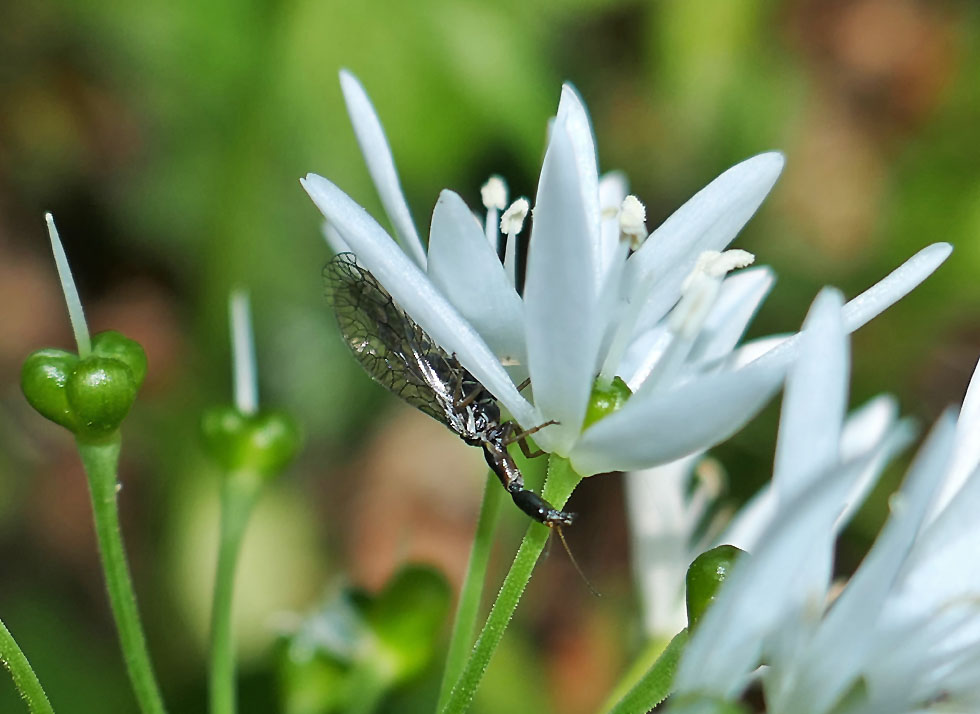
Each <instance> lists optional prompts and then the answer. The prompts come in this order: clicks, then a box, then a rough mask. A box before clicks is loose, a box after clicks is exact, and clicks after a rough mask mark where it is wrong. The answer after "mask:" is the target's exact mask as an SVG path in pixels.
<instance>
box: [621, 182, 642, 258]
mask: <svg viewBox="0 0 980 714" xmlns="http://www.w3.org/2000/svg"><path fill="white" fill-rule="evenodd" d="M646 220H647V209H646V208H645V207H644V206H643V204H642V203H640V199H638V198H637V197H636V196H633V195H629V196H627V197H626V198H624V199H623V204H622V206H620V208H619V236H620V239H621V240H624V241H628V242H629V244H630V248H631V249H632V250H636V249H637V248H639V247H640V244H641V243H643V241H645V240H646V239H647V227H646Z"/></svg>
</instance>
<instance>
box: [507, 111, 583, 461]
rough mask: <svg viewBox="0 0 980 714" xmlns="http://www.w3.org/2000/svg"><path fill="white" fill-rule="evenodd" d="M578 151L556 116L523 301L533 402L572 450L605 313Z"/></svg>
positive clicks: (554, 440)
mask: <svg viewBox="0 0 980 714" xmlns="http://www.w3.org/2000/svg"><path fill="white" fill-rule="evenodd" d="M581 196H582V190H581V182H580V177H579V170H578V166H577V157H576V156H575V151H574V147H573V144H572V141H571V139H570V137H569V134H568V131H567V130H566V128H565V125H564V123H562V122H560V121H556V122H555V123H554V125H553V127H552V132H551V140H550V143H549V145H548V151H547V153H546V154H545V158H544V165H543V166H542V169H541V179H540V182H539V184H538V194H537V199H536V205H535V207H534V224H533V226H532V228H531V242H530V245H529V246H528V255H527V278H526V282H525V286H524V306H525V315H526V320H527V353H528V370H529V373H530V375H531V383H532V384H533V385H534V403H535V406H536V407H537V408H538V409H539V410H540V412H541V413H542V415H543V416H544V418H545V419H556V420H557V421H559V422H560V424H559V425H557V426H554V427H552V428H550V429H548V432H549V433H548V439H549V440H550V441H549V444H550V446H552V447H553V448H554V449H557V450H558V453H560V454H562V453H567V449H568V448H569V447H570V446H571V444H573V443H574V441H575V439H576V437H577V436H578V433H579V431H580V429H581V425H582V419H583V417H584V415H585V408H586V405H587V403H588V400H589V394H590V393H591V390H592V381H593V377H594V376H595V362H596V353H597V351H598V342H599V339H600V337H601V335H600V334H599V333H600V323H599V319H600V315H599V309H598V300H597V295H596V289H595V272H594V268H595V266H594V264H593V262H592V257H593V253H592V251H593V244H592V236H591V234H590V232H589V230H588V224H587V218H586V215H585V213H584V212H583V205H582V198H581Z"/></svg>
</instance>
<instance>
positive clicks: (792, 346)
mask: <svg viewBox="0 0 980 714" xmlns="http://www.w3.org/2000/svg"><path fill="white" fill-rule="evenodd" d="M952 250H953V248H952V246H950V245H949V243H933V244H932V245H930V246H927V247H925V248H923V249H922V250H920V251H919V252H918V253H916V254H915V255H913V256H912V257H911V258H909V259H908V260H907V261H905V262H904V263H902V265H900V266H899V267H898V268H896V269H895V270H893V271H892V272H891V273H889V274H888V275H886V276H885V277H884V278H882V279H881V280H879V281H878V282H877V283H875V284H874V285H872V286H871V287H870V288H868V289H867V290H865V291H864V292H863V293H861V294H860V295H858V296H857V297H855V298H853V299H851V300H849V301H848V302H847V304H846V305H844V308H843V311H842V315H843V318H844V328H845V329H846V330H847V331H848V332H849V333H850V332H854V331H855V330H857V329H859V328H861V327H863V326H864V325H866V324H867V323H868V322H870V321H871V320H873V319H874V318H875V317H877V316H878V315H880V314H881V313H883V312H884V311H885V310H887V309H888V308H889V307H891V306H892V305H894V304H895V303H896V302H898V301H899V300H901V299H902V298H903V297H905V296H906V295H908V294H909V293H910V292H912V290H914V289H915V288H916V287H918V285H919V284H920V283H922V281H923V280H925V279H926V278H928V277H929V276H930V275H931V274H932V272H933V271H934V270H935V269H936V268H938V267H939V266H940V265H941V264H942V262H943V261H944V260H946V258H948V257H949V254H950V252H951V251H952ZM761 341H762V342H763V344H762V345H760V344H758V343H759V342H760V340H752V341H749V342H746V343H745V344H744V345H742V346H741V347H739V349H738V350H736V351H735V352H734V353H733V354H732V360H733V362H734V363H735V364H744V363H745V358H744V355H743V354H742V353H743V352H746V353H749V354H752V355H758V356H757V357H756V359H758V360H759V361H760V363H765V364H772V365H775V364H781V365H786V364H789V363H790V362H792V361H793V360H794V359H796V355H797V352H798V348H799V344H798V342H799V333H797V334H795V335H792V336H790V337H788V338H786V339H782V340H780V341H778V342H775V343H773V342H772V337H771V336H770V337H763V338H761ZM769 345H772V347H771V348H770V349H768V351H766V350H765V349H764V348H765V347H768V346H769Z"/></svg>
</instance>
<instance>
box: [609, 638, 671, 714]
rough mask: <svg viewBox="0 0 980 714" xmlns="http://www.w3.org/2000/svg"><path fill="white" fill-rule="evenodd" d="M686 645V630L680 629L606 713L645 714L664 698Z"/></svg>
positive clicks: (668, 691) (668, 692) (667, 693)
mask: <svg viewBox="0 0 980 714" xmlns="http://www.w3.org/2000/svg"><path fill="white" fill-rule="evenodd" d="M686 646H687V630H681V631H680V632H678V633H677V634H676V635H675V636H674V639H672V640H671V641H670V644H669V645H667V648H666V649H665V650H664V651H663V654H661V655H660V657H659V658H658V659H657V661H656V662H654V664H653V666H652V667H651V668H650V669H649V670H648V671H647V673H646V674H644V675H643V677H641V678H640V681H639V682H637V683H636V684H635V685H634V686H633V688H632V689H630V690H629V691H628V692H627V693H626V695H625V696H624V697H623V698H622V699H620V700H619V701H618V702H617V703H616V705H615V706H614V707H613V708H612V709H610V710H609V712H608V714H645V713H646V712H648V711H650V710H651V709H653V708H654V707H655V706H657V705H658V704H660V702H662V701H663V700H664V699H666V698H667V695H669V694H670V689H671V686H672V685H673V683H674V675H675V674H676V673H677V664H678V662H680V659H681V655H682V654H684V648H685V647H686Z"/></svg>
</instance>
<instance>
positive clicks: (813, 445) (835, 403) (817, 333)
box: [773, 288, 850, 502]
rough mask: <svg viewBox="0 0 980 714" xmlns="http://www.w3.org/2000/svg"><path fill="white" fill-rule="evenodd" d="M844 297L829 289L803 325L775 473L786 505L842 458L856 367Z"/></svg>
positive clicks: (782, 419) (788, 383) (784, 408)
mask: <svg viewBox="0 0 980 714" xmlns="http://www.w3.org/2000/svg"><path fill="white" fill-rule="evenodd" d="M843 303H844V299H843V296H842V295H841V294H840V292H838V291H837V290H833V289H831V288H824V289H823V290H822V291H821V292H820V294H819V295H817V298H816V299H815V300H814V301H813V306H812V307H811V308H810V313H809V314H808V315H807V319H806V321H805V322H804V323H803V332H802V333H801V337H800V346H799V358H798V359H797V360H796V362H795V363H794V364H793V366H792V367H791V368H790V371H789V375H788V376H787V379H786V389H785V391H784V393H783V404H782V414H781V416H780V419H779V437H778V440H777V443H776V460H775V467H774V470H773V487H774V488H775V489H776V493H777V494H778V498H779V500H780V501H781V502H786V501H787V500H788V499H791V498H793V497H795V495H796V494H797V493H799V492H800V490H802V489H803V488H806V486H807V485H808V484H809V483H810V480H811V479H812V478H814V477H816V476H817V475H819V474H820V473H822V472H823V471H825V470H826V469H827V468H829V467H830V466H831V465H832V464H834V463H837V462H838V460H839V458H840V434H841V428H842V425H843V421H844V412H845V410H846V408H847V384H848V373H849V366H850V361H849V357H848V345H847V337H846V334H845V332H844V325H843V322H842V320H841V307H842V306H843Z"/></svg>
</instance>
